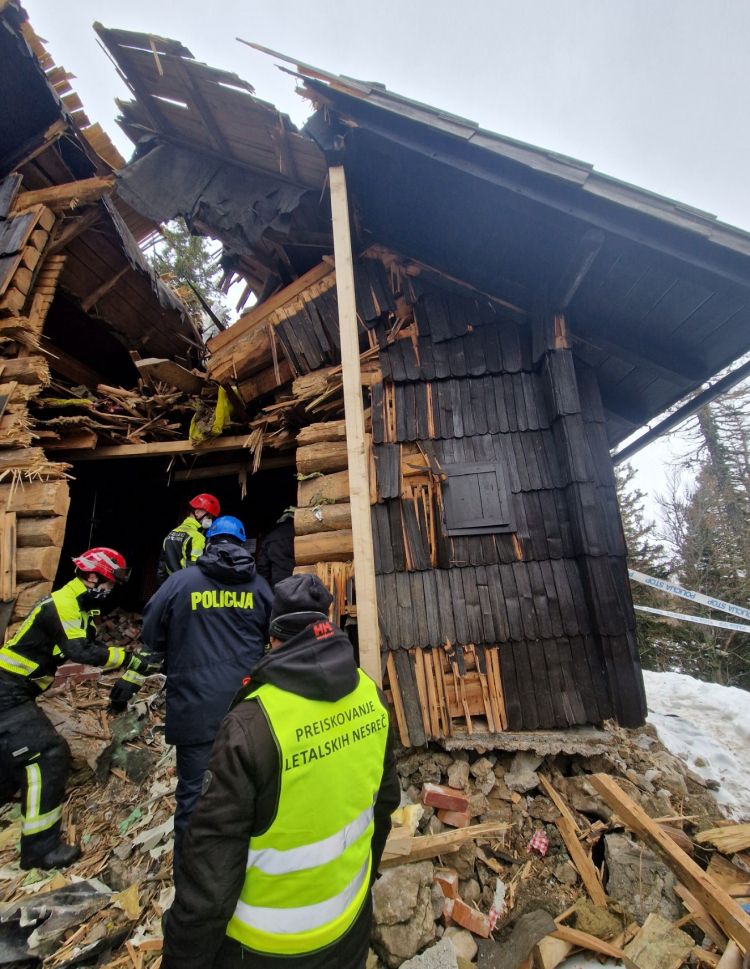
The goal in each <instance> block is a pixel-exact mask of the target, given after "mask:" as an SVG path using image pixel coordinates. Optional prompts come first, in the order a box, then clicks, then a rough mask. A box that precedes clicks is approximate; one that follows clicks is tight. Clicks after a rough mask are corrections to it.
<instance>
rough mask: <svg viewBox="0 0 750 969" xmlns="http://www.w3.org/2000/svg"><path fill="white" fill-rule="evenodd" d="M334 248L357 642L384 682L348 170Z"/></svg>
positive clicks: (338, 178) (334, 187)
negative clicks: (352, 540) (348, 194)
mask: <svg viewBox="0 0 750 969" xmlns="http://www.w3.org/2000/svg"><path fill="white" fill-rule="evenodd" d="M328 174H329V184H330V191H331V214H332V219H333V249H334V253H335V258H336V291H337V296H338V308H339V333H340V337H341V370H342V374H341V375H342V380H343V389H344V419H345V421H346V444H347V450H348V465H349V489H350V502H351V506H352V533H353V539H354V574H355V583H356V588H357V637H358V642H359V659H360V665H361V667H362V669H364V670H365V672H366V673H368V674H369V675H370V676H371V677H372V678H373V679H374V680H375V682H376V683H377V684H380V682H381V664H380V630H379V626H378V606H377V590H376V586H375V555H374V550H373V543H372V520H371V517H370V482H369V476H368V461H367V454H366V450H365V422H364V408H363V405H362V379H361V371H360V359H359V329H358V323H357V305H356V295H355V291H354V265H353V261H352V243H351V232H350V228H349V201H348V198H347V191H346V177H345V175H344V167H343V165H332V166H331V167H330V168H329V170H328Z"/></svg>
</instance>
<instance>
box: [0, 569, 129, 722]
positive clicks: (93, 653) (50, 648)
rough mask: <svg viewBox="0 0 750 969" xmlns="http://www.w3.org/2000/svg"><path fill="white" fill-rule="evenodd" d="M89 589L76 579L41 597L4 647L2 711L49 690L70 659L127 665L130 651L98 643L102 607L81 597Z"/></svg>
mask: <svg viewBox="0 0 750 969" xmlns="http://www.w3.org/2000/svg"><path fill="white" fill-rule="evenodd" d="M85 592H86V586H85V584H84V583H83V581H82V580H81V579H79V578H75V579H72V580H71V581H70V582H68V583H66V584H65V585H64V586H62V588H60V589H57V590H56V591H55V592H53V593H52V594H51V595H49V596H46V597H45V598H44V599H41V600H40V601H39V602H38V603H37V604H36V605H35V606H34V608H33V609H32V610H31V612H30V613H29V615H28V616H27V617H26V619H25V620H24V621H23V623H22V624H21V626H20V628H19V629H18V631H17V632H16V634H15V635H14V636H13V637H12V638H11V639H9V640H8V642H7V643H6V644H5V645H4V646H2V647H0V709H7V708H8V707H9V706H15V705H16V704H17V703H20V702H23V701H25V700H29V699H33V698H34V697H35V696H38V695H39V694H40V693H42V692H43V691H44V690H46V689H48V688H49V687H50V686H51V684H52V681H53V680H54V678H55V672H56V671H57V668H58V666H60V665H61V664H62V663H64V662H66V660H72V661H73V662H75V663H86V664H87V665H90V666H103V667H104V668H105V669H116V668H117V667H119V666H122V664H123V661H124V660H125V650H124V649H122V648H121V647H119V646H102V645H100V644H99V643H97V642H96V640H95V638H94V637H95V635H96V627H95V626H94V621H93V616H95V615H98V611H94V610H85V609H84V608H83V607H82V606H81V603H80V601H79V599H80V597H81V595H82V594H83V593H85Z"/></svg>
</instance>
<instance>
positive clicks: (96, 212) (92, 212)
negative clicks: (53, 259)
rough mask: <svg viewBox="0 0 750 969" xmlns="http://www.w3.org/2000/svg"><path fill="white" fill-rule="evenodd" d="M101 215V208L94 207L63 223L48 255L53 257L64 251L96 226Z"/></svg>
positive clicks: (49, 248)
mask: <svg viewBox="0 0 750 969" xmlns="http://www.w3.org/2000/svg"><path fill="white" fill-rule="evenodd" d="M101 214H102V210H101V209H100V208H99V206H97V205H94V206H92V207H91V208H90V209H87V210H86V211H85V212H82V213H81V215H79V216H78V217H77V218H75V219H71V220H70V221H68V222H63V223H62V224H61V225H60V228H59V229H58V231H57V234H56V235H55V236H53V238H52V241H51V242H50V244H49V246H48V248H47V255H48V256H53V255H55V254H56V253H58V252H60V251H61V250H62V249H64V248H65V247H66V246H67V245H69V244H70V243H71V242H72V241H73V240H74V239H76V238H77V237H78V236H79V235H80V234H81V233H82V232H85V231H86V229H88V228H90V227H91V226H92V225H95V224H96V223H97V222H98V221H99V219H100V217H101Z"/></svg>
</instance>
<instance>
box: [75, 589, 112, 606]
mask: <svg viewBox="0 0 750 969" xmlns="http://www.w3.org/2000/svg"><path fill="white" fill-rule="evenodd" d="M111 592H112V587H111V586H107V585H97V586H94V588H93V589H87V590H86V591H85V592H84V593H83V595H82V596H81V599H82V600H83V603H84V604H85V605H94V604H95V603H97V602H102V601H103V600H104V599H106V598H107V596H109V594H110V593H111Z"/></svg>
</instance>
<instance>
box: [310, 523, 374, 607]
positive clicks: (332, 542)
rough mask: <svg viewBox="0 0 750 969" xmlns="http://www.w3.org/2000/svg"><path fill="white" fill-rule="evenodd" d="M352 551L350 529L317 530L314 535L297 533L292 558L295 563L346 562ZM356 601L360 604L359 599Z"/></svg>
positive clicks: (352, 541) (349, 558)
mask: <svg viewBox="0 0 750 969" xmlns="http://www.w3.org/2000/svg"><path fill="white" fill-rule="evenodd" d="M353 553H354V538H353V535H352V531H351V529H342V530H340V531H336V532H319V533H318V534H316V535H297V536H296V537H295V539H294V559H295V562H296V563H297V565H314V564H315V563H316V562H346V561H350V560H351V559H352V558H353ZM355 570H356V564H355ZM357 603H358V605H361V603H360V600H359V599H358V600H357Z"/></svg>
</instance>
